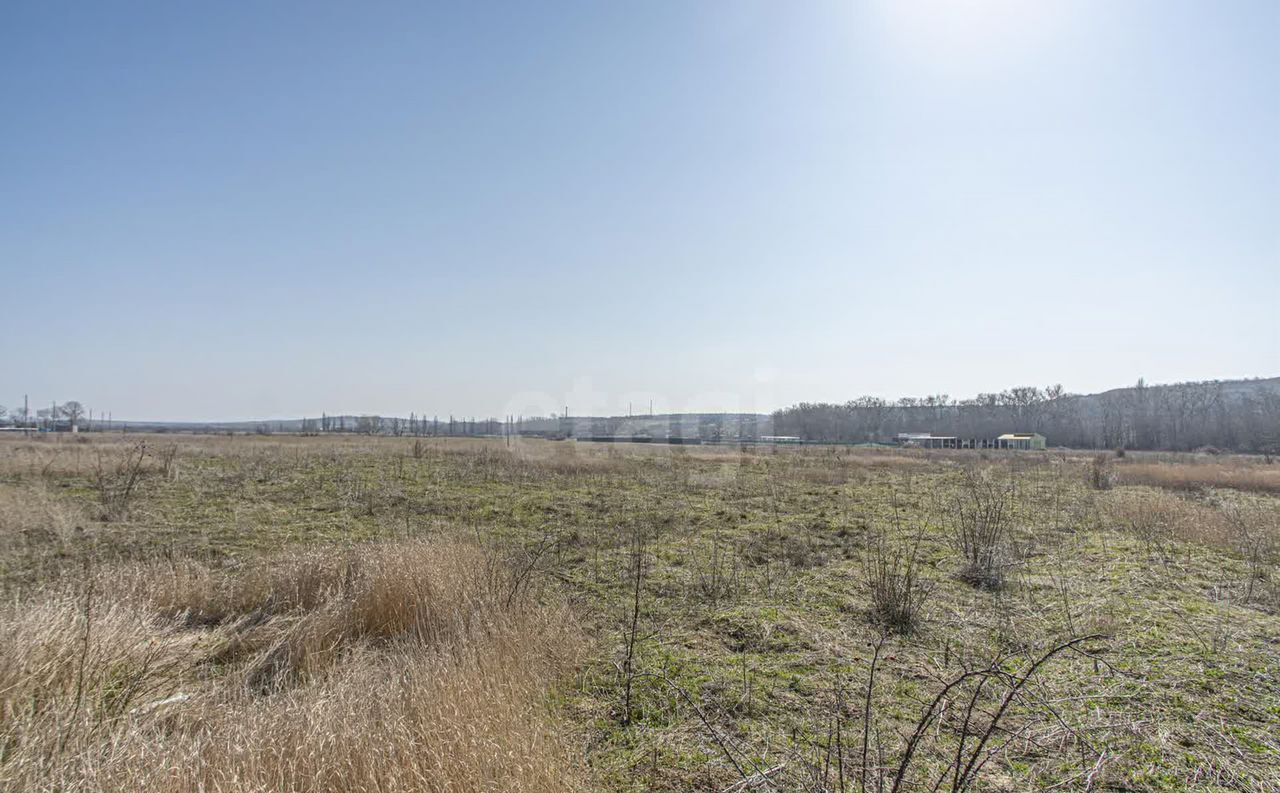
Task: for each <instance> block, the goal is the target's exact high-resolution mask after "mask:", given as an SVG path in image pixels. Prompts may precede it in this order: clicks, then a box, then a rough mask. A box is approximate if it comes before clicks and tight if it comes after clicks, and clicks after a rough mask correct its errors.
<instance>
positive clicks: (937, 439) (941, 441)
mask: <svg viewBox="0 0 1280 793" xmlns="http://www.w3.org/2000/svg"><path fill="white" fill-rule="evenodd" d="M897 441H898V445H899V446H906V447H909V448H912V449H1014V450H1023V451H1031V450H1039V451H1043V450H1044V448H1045V437H1044V436H1043V435H1041V434H1040V433H1038V432H1006V433H1005V434H1003V435H1000V436H998V437H995V438H960V437H957V436H955V435H934V434H933V433H932V432H899V433H898V436H897Z"/></svg>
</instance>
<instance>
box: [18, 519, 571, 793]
mask: <svg viewBox="0 0 1280 793" xmlns="http://www.w3.org/2000/svg"><path fill="white" fill-rule="evenodd" d="M272 561H273V562H275V563H273V564H263V565H255V566H254V567H252V568H250V569H247V570H245V571H242V572H241V573H238V574H222V573H214V572H211V571H208V570H201V569H199V568H198V567H197V566H196V565H194V564H184V565H183V566H181V567H175V568H174V569H173V570H172V571H171V572H170V575H168V576H165V575H163V574H161V571H160V570H159V569H157V568H155V567H154V566H153V567H148V568H134V569H131V570H125V571H120V570H112V571H105V570H104V571H87V572H86V575H85V576H84V577H83V580H82V581H81V582H80V587H79V588H78V589H72V588H68V587H65V586H63V587H59V588H56V589H54V588H50V589H47V590H45V591H42V592H39V593H37V594H34V595H32V596H30V597H28V598H26V599H25V600H24V602H20V603H15V604H11V605H10V606H8V607H6V608H5V609H4V611H3V612H2V613H0V722H2V726H0V747H2V748H3V752H2V755H3V763H0V788H3V789H6V790H142V789H146V790H159V791H197V790H200V791H217V790H225V791H246V790H249V791H253V790H264V791H265V790H273V791H275V790H290V791H349V790H388V791H480V790H513V791H560V790H574V789H578V788H580V787H581V784H582V783H581V780H580V779H579V778H578V777H577V775H576V774H575V772H574V771H573V770H572V768H573V766H572V763H571V761H570V757H569V755H568V753H567V751H566V749H565V747H564V745H563V743H562V742H561V740H560V739H559V738H558V737H557V734H558V730H557V729H556V725H555V723H554V722H553V720H552V718H551V717H550V715H549V711H548V709H547V707H546V705H547V697H548V695H549V692H550V690H551V687H552V685H553V683H554V681H555V680H556V679H557V678H558V677H559V676H560V675H562V674H563V673H564V672H565V671H566V670H567V669H568V668H570V667H571V666H572V665H573V664H574V663H576V661H577V657H578V656H577V654H578V652H579V647H580V643H579V639H578V637H577V635H576V633H575V632H574V630H573V629H572V627H571V625H572V620H571V619H569V615H568V614H567V613H566V612H565V611H564V610H563V609H562V608H559V607H555V606H549V605H539V604H538V603H536V602H535V601H534V600H532V599H531V598H529V597H528V596H527V591H526V590H520V589H516V590H512V589H511V588H510V587H511V583H512V580H513V579H512V577H511V576H510V574H509V571H507V569H506V568H505V567H504V566H503V565H502V564H501V563H500V562H499V561H498V560H496V559H494V558H493V557H492V556H491V555H489V554H488V553H486V552H484V551H481V550H479V549H477V548H475V547H473V546H469V545H465V544H459V543H449V542H443V543H428V542H421V541H415V542H404V543H397V544H388V545H375V546H370V547H368V548H365V549H362V550H357V551H348V552H330V553H317V554H311V555H307V556H306V557H304V558H302V559H298V560H294V561H289V562H284V563H281V562H283V560H272ZM149 582H150V583H149Z"/></svg>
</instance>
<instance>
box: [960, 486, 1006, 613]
mask: <svg viewBox="0 0 1280 793" xmlns="http://www.w3.org/2000/svg"><path fill="white" fill-rule="evenodd" d="M950 506H951V509H950V521H951V541H952V544H953V545H954V546H955V548H956V550H957V551H958V552H959V553H960V556H961V559H962V560H963V567H962V568H961V570H960V578H961V580H963V581H965V582H967V583H969V584H972V585H973V586H976V587H981V588H983V589H999V588H1000V587H1002V586H1004V583H1005V576H1006V572H1007V568H1008V567H1009V565H1010V563H1011V553H1010V544H1009V533H1010V522H1011V519H1012V515H1011V513H1012V511H1013V488H1012V486H1011V484H1010V483H1009V482H1005V481H1001V480H1000V479H999V478H998V477H997V476H996V474H994V473H993V472H992V471H991V470H990V469H975V468H968V469H965V471H964V473H963V478H962V481H961V486H960V493H959V494H958V495H956V496H955V497H953V499H952V501H951V505H950Z"/></svg>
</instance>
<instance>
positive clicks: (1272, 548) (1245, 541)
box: [1222, 503, 1280, 603]
mask: <svg viewBox="0 0 1280 793" xmlns="http://www.w3.org/2000/svg"><path fill="white" fill-rule="evenodd" d="M1222 514H1223V517H1224V519H1225V520H1226V522H1227V525H1228V526H1229V527H1230V529H1231V544H1232V545H1233V546H1234V549H1235V551H1236V552H1237V553H1238V554H1240V557H1241V558H1242V559H1244V563H1245V582H1244V587H1243V588H1244V592H1243V598H1242V599H1243V600H1244V602H1246V603H1248V602H1254V601H1256V600H1270V599H1271V596H1274V594H1275V593H1276V586H1275V582H1274V581H1273V578H1274V577H1275V575H1276V568H1277V565H1278V564H1280V515H1278V514H1277V513H1276V512H1275V511H1268V510H1264V509H1262V508H1260V507H1258V506H1257V505H1254V504H1239V503H1230V504H1224V505H1223V506H1222ZM1264 594H1265V595H1267V596H1268V597H1266V598H1261V597H1260V596H1261V595H1264Z"/></svg>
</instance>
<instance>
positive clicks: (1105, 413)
mask: <svg viewBox="0 0 1280 793" xmlns="http://www.w3.org/2000/svg"><path fill="white" fill-rule="evenodd" d="M773 431H774V433H776V434H778V435H796V436H799V437H801V438H804V439H805V440H812V441H826V442H834V443H861V442H891V441H893V440H894V438H895V436H896V435H897V434H898V433H901V432H932V433H934V434H937V435H954V436H957V437H961V438H992V437H995V436H997V435H1000V434H1003V433H1006V432H1038V433H1040V434H1042V435H1044V436H1045V437H1046V438H1047V439H1048V442H1049V444H1050V445H1054V446H1067V447H1072V448H1085V449H1098V448H1106V449H1153V450H1154V449H1162V450H1172V451H1190V450H1195V449H1203V448H1219V449H1224V450H1232V451H1241V452H1255V453H1268V454H1274V453H1280V380H1278V379H1272V380H1252V381H1248V380H1246V381H1239V380H1237V381H1209V382H1197V383H1175V384H1173V385H1159V386H1151V385H1148V384H1147V383H1146V382H1144V381H1142V380H1139V381H1138V383H1137V384H1136V385H1135V386H1133V387H1131V388H1122V389H1117V390H1114V391H1108V392H1105V393H1102V394H1090V395H1081V394H1070V393H1067V392H1066V391H1065V390H1064V389H1063V388H1062V386H1061V385H1052V386H1049V387H1047V388H1039V387H1037V386H1021V387H1018V388H1011V389H1009V390H1007V391H1001V392H999V393H987V394H979V395H978V396H976V397H974V398H972V399H964V400H955V399H952V398H950V397H949V396H947V395H946V394H939V395H934V396H927V397H905V398H902V399H898V400H896V401H890V400H885V399H881V398H878V397H870V396H864V397H859V398H857V399H853V400H850V401H848V402H845V403H843V404H836V403H827V402H818V403H810V402H804V403H801V404H798V405H794V406H792V407H788V408H785V409H782V410H779V411H776V412H775V413H774V414H773Z"/></svg>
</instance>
